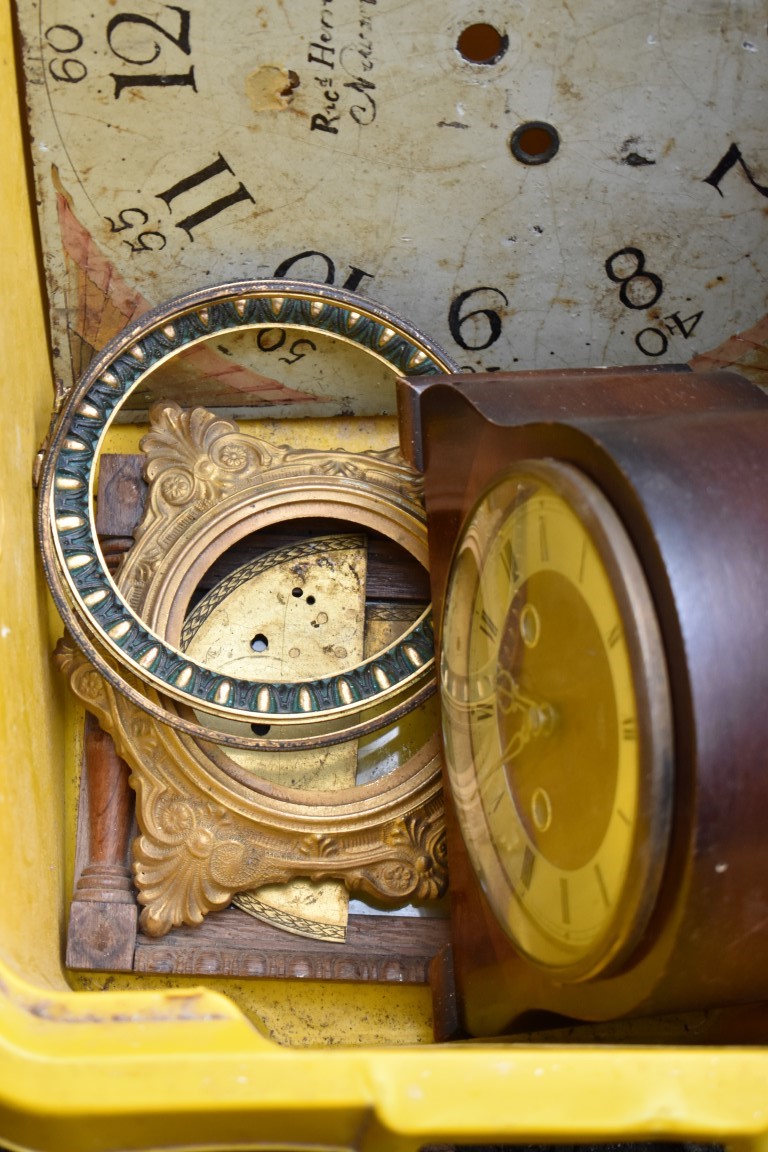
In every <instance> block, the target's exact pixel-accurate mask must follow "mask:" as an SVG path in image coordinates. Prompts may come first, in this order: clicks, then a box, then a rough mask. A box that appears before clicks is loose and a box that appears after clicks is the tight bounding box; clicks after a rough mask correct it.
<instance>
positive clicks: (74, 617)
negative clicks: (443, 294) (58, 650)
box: [39, 280, 455, 739]
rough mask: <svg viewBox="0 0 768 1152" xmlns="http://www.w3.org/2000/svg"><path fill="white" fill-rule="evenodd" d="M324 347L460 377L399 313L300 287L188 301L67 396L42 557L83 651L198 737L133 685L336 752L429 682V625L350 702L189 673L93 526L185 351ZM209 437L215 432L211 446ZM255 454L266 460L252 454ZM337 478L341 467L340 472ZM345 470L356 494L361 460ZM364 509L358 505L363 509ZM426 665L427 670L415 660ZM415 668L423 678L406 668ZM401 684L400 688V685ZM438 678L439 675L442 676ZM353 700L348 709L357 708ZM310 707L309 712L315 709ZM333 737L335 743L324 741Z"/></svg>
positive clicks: (197, 489) (211, 481) (189, 495)
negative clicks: (358, 727) (154, 399)
mask: <svg viewBox="0 0 768 1152" xmlns="http://www.w3.org/2000/svg"><path fill="white" fill-rule="evenodd" d="M275 326H279V327H281V328H285V329H296V330H298V331H300V332H306V331H310V332H316V333H323V334H324V335H326V336H329V337H331V338H332V339H335V340H338V341H341V342H342V343H347V344H352V345H356V346H357V347H359V348H360V349H362V350H363V351H364V352H366V353H368V354H370V356H372V357H373V358H374V359H375V360H377V361H379V362H381V363H384V364H385V365H387V366H388V367H389V368H391V370H392V373H393V376H394V375H402V374H410V375H413V374H428V373H435V372H442V371H451V370H453V369H454V368H455V365H454V364H453V363H452V362H451V361H450V359H449V358H448V357H446V356H445V355H444V354H443V353H442V352H441V351H440V350H439V349H438V348H437V347H436V346H434V345H433V344H432V343H431V342H430V341H429V340H427V338H426V337H424V336H423V335H422V334H421V333H419V332H417V331H416V330H415V329H413V328H412V327H411V326H410V325H408V324H406V323H405V322H404V321H401V320H400V319H399V318H398V317H396V316H394V314H392V313H391V312H389V311H388V310H387V309H385V308H383V307H382V306H380V305H374V304H372V303H371V302H369V301H366V300H364V299H363V298H362V297H357V296H355V295H354V294H352V293H347V292H344V291H342V290H339V289H334V288H328V287H325V286H322V285H309V284H301V283H298V282H292V281H284V280H279V281H244V282H238V283H234V284H228V285H222V286H218V287H215V288H210V289H205V290H202V291H199V292H194V293H189V294H188V295H186V296H183V297H180V298H178V299H177V300H175V301H172V302H171V303H169V304H166V305H163V306H161V307H159V308H157V309H154V310H153V311H152V312H150V313H148V314H147V315H146V316H144V317H142V319H141V320H139V321H137V322H136V323H134V324H133V325H131V326H130V327H129V328H127V329H126V330H125V331H124V332H123V333H122V334H121V335H120V336H119V337H117V338H116V339H115V340H114V341H112V342H111V343H110V344H109V345H108V346H107V347H106V348H105V349H104V351H103V352H102V353H101V354H100V355H99V356H97V357H96V358H95V360H94V361H93V363H92V364H91V366H90V367H89V369H88V370H87V372H86V373H85V375H84V376H83V378H82V379H81V381H80V382H79V383H78V384H77V385H76V386H75V387H74V388H73V389H72V391H71V392H70V393H69V394H68V396H67V398H66V401H65V402H64V405H63V407H62V410H61V412H60V413H59V414H58V416H57V418H56V420H55V422H54V425H53V428H52V431H51V436H50V440H49V444H48V448H47V451H46V453H45V458H44V461H43V466H42V471H41V476H40V501H39V508H40V520H39V524H40V528H39V534H40V544H41V551H42V555H43V561H44V564H45V568H46V575H47V577H48V581H49V584H50V586H51V590H52V592H53V596H54V599H55V601H56V604H57V607H58V609H59V611H60V613H61V615H62V617H63V619H64V622H65V624H66V625H67V627H68V629H69V631H70V632H71V634H72V635H73V637H74V639H75V640H76V642H77V643H78V644H79V646H80V647H81V649H82V650H83V651H84V652H85V653H86V654H87V655H88V657H89V659H90V660H91V661H92V662H93V663H94V664H95V666H96V667H97V668H98V669H99V671H100V672H101V673H102V675H104V676H106V677H107V678H108V679H110V681H111V682H112V683H113V684H114V685H115V686H116V687H117V688H118V689H119V690H121V691H123V692H124V693H127V694H128V695H129V696H130V698H131V699H132V700H133V701H134V703H136V704H139V705H140V706H141V705H143V706H144V707H146V708H148V709H149V710H150V711H152V713H153V715H155V717H156V718H157V719H161V720H164V721H165V722H167V723H170V724H172V725H174V726H176V727H177V728H179V729H180V730H182V731H186V732H187V733H190V734H193V733H197V734H198V735H199V734H200V728H199V725H196V724H195V723H194V722H193V721H191V720H190V719H189V718H187V717H185V716H184V715H182V714H181V713H180V712H179V711H178V710H176V711H168V710H166V709H164V708H163V706H162V704H160V703H156V704H151V703H150V702H149V701H150V699H151V698H153V694H150V693H142V692H141V691H137V690H136V689H134V688H131V687H130V686H129V679H128V678H127V676H126V675H125V674H124V673H126V672H127V671H130V672H131V673H132V674H133V680H135V679H136V678H138V680H139V681H140V683H141V684H142V685H145V686H147V685H149V686H151V687H153V688H156V689H159V690H160V691H161V692H162V693H163V696H164V697H171V698H173V699H174V700H176V701H177V702H179V703H181V704H186V705H188V706H191V707H193V708H197V709H202V710H203V711H206V712H208V713H211V714H216V715H224V716H230V717H232V718H235V719H241V720H246V721H248V722H249V723H264V722H269V723H271V724H287V723H289V724H294V725H299V726H301V727H302V728H303V730H304V732H305V733H309V734H310V735H309V737H308V738H309V739H311V738H312V735H317V734H318V733H319V734H320V736H321V739H322V738H324V737H325V736H326V735H327V734H328V731H329V729H332V728H333V726H334V724H336V723H337V724H338V726H340V727H341V728H343V727H344V724H345V721H344V714H345V712H349V713H352V712H357V713H360V714H361V715H362V714H363V713H365V716H366V720H367V721H370V722H371V723H376V722H382V723H383V722H384V721H382V720H381V717H382V716H383V715H387V714H388V711H389V708H390V705H391V706H393V707H395V708H397V707H398V703H402V702H403V700H404V699H406V698H407V699H409V698H410V697H411V686H410V684H405V685H403V681H404V680H408V679H409V677H410V678H412V679H414V680H417V681H418V680H423V679H424V676H425V673H424V668H423V660H422V656H421V649H422V642H423V641H424V640H425V639H426V638H427V637H426V631H428V628H429V625H428V623H427V622H426V621H425V622H424V626H423V627H422V626H421V625H419V626H418V628H417V631H418V634H417V635H414V637H413V643H412V644H411V643H404V644H402V645H400V646H399V648H398V650H397V652H394V651H393V652H392V653H391V654H387V666H386V667H385V668H383V669H382V670H381V674H380V675H376V674H374V670H373V669H369V673H370V674H365V673H363V674H361V675H360V676H359V677H358V678H357V679H356V680H355V682H354V683H353V684H351V685H349V691H348V692H346V691H345V692H343V693H341V695H340V694H339V689H340V685H338V684H335V683H333V684H327V683H312V684H309V685H305V686H304V688H305V691H304V693H303V695H302V704H301V705H299V704H298V695H299V693H301V688H300V687H297V688H296V690H295V691H294V692H293V693H286V694H284V696H283V698H281V699H279V700H276V699H275V698H274V697H269V696H268V703H269V707H268V708H267V710H266V713H265V712H264V711H262V710H260V707H259V702H260V701H261V700H263V699H265V697H263V695H262V694H261V691H260V688H259V686H258V685H254V684H253V683H252V682H249V681H245V680H241V679H238V678H234V677H225V676H223V675H221V674H219V673H216V672H215V671H212V670H211V669H209V668H205V667H204V666H202V665H199V664H197V663H195V662H194V661H191V660H189V659H185V658H184V655H183V653H181V652H180V651H179V650H178V649H176V648H173V647H172V646H171V645H170V644H169V643H168V642H167V640H166V639H165V638H164V637H162V636H160V635H159V634H158V633H157V632H156V631H153V630H152V628H151V627H148V626H147V623H146V622H145V621H144V620H142V619H139V617H138V616H137V615H136V613H135V611H134V609H133V606H132V603H131V602H130V600H127V599H126V598H125V596H124V595H122V594H121V593H120V592H119V590H118V589H117V587H116V585H115V583H114V581H113V580H112V577H111V576H110V574H109V572H108V570H107V568H106V566H105V563H104V558H103V556H102V554H101V550H100V548H99V546H98V543H97V540H96V534H95V526H94V522H93V506H92V489H93V486H94V481H95V472H96V466H97V461H98V455H99V451H100V448H101V445H102V444H103V441H104V437H105V436H106V433H107V431H108V429H109V427H110V425H111V423H112V421H113V420H114V418H115V416H116V415H117V414H118V412H119V410H120V408H121V406H122V404H123V403H124V401H125V400H126V399H127V398H128V397H129V396H130V395H131V394H132V393H133V392H134V391H135V390H136V389H137V388H138V387H139V386H140V385H142V384H143V383H145V382H146V381H147V380H148V379H149V377H150V376H151V374H152V372H153V370H154V369H156V368H157V367H158V366H160V365H162V364H165V363H167V362H169V361H171V360H172V359H173V358H174V357H175V356H177V355H179V353H180V352H182V351H183V350H184V349H187V348H190V347H192V346H194V345H196V344H200V343H204V342H205V341H208V340H210V339H211V338H219V337H220V336H222V335H224V334H228V333H237V332H242V331H247V330H255V329H264V328H274V327H275ZM201 434H202V435H203V437H205V431H204V430H203V431H202V433H201ZM251 450H253V449H251ZM248 451H249V449H248V447H247V446H245V445H243V444H241V443H233V442H231V441H227V439H226V436H225V437H224V440H223V442H218V441H217V445H216V451H214V452H212V453H211V454H210V455H209V456H208V457H207V458H205V459H201V460H200V461H199V462H198V465H197V470H196V471H193V472H192V473H189V472H187V473H186V474H184V473H183V472H182V473H181V474H177V475H175V476H170V475H169V476H168V477H166V478H165V479H164V481H163V483H162V485H161V486H160V488H159V489H158V492H159V493H160V492H162V497H163V499H164V500H165V501H166V503H167V504H168V505H169V506H174V505H175V506H177V507H178V506H182V505H186V504H188V502H190V501H192V502H196V501H203V503H205V502H206V501H210V500H212V499H213V498H214V497H213V491H214V488H215V484H216V483H217V482H218V481H217V476H218V480H219V481H220V480H222V479H223V482H224V486H225V489H226V484H227V481H228V480H230V479H231V480H234V479H235V478H236V477H237V475H238V474H239V473H240V472H241V471H242V470H246V469H247V468H248V466H249V457H248ZM328 466H329V469H331V471H329V473H328V476H329V477H330V476H331V475H333V468H334V465H333V463H332V462H329V465H328ZM336 467H337V468H338V469H340V470H341V472H342V473H346V474H347V478H348V479H350V481H354V479H355V477H354V472H355V468H356V467H357V465H356V463H355V462H354V461H352V460H347V461H344V462H339V463H338V464H337V465H336ZM351 503H353V501H351V500H350V504H351ZM412 653H413V654H415V656H416V661H415V663H414V662H412V661H411V654H412ZM403 662H405V664H406V665H407V664H410V665H411V667H410V670H408V669H406V668H404V667H403ZM393 673H394V677H393ZM429 675H430V676H431V673H429ZM347 696H348V697H349V699H348V700H347V699H345V697H347ZM307 699H309V701H310V704H309V707H305V706H302V705H303V704H304V703H305V702H306V700H307ZM323 727H325V731H324V732H323V731H322V729H323Z"/></svg>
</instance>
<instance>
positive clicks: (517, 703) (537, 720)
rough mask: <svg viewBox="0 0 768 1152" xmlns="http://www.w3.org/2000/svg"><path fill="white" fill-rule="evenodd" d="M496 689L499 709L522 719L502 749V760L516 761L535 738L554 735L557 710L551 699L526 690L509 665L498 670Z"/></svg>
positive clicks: (519, 719)
mask: <svg viewBox="0 0 768 1152" xmlns="http://www.w3.org/2000/svg"><path fill="white" fill-rule="evenodd" d="M496 692H497V697H498V701H499V709H500V711H501V712H502V713H503V714H504V715H505V716H512V715H514V716H515V717H516V718H517V719H518V721H519V727H518V729H517V731H515V732H514V733H513V735H512V736H511V738H510V739H509V740H508V741H507V743H506V745H505V747H504V751H503V752H502V759H503V760H514V758H515V757H516V756H519V755H520V753H521V752H522V750H523V748H525V746H526V745H527V744H528V743H529V742H530V741H531V740H532V739H535V738H537V737H540V736H550V735H551V734H552V731H553V729H554V726H555V721H556V712H555V709H554V707H553V705H552V704H550V703H549V702H548V701H546V700H541V699H537V698H536V697H534V696H530V695H526V694H525V693H523V692H522V691H521V690H520V687H519V685H518V684H517V682H516V681H515V680H514V678H513V677H512V675H511V674H510V672H508V671H507V669H506V668H505V669H503V670H502V671H501V672H500V673H499V676H498V680H497V686H496Z"/></svg>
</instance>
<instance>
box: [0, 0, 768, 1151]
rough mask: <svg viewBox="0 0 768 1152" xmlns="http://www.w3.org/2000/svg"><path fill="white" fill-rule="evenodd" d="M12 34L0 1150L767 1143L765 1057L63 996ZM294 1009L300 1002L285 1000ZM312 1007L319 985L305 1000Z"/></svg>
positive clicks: (6, 116) (160, 997)
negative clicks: (316, 1033)
mask: <svg viewBox="0 0 768 1152" xmlns="http://www.w3.org/2000/svg"><path fill="white" fill-rule="evenodd" d="M0 21H1V22H2V27H1V29H0V45H1V47H2V52H1V53H0V123H1V124H2V125H3V165H2V177H1V178H0V197H1V199H2V204H1V206H0V207H1V209H2V210H1V211H0V252H1V255H2V265H1V266H2V269H3V273H4V278H5V285H4V292H3V297H4V299H3V307H2V309H1V310H0V364H1V365H2V377H1V384H0V387H2V397H3V410H2V412H3V414H2V424H1V435H2V451H1V452H0V717H1V723H2V730H1V734H0V738H1V739H2V757H1V761H0V843H2V880H3V882H2V894H3V897H2V900H0V1143H1V1144H2V1145H4V1146H11V1147H18V1148H29V1149H46V1150H47V1149H50V1150H56V1152H61V1150H65V1149H66V1150H67V1152H97V1150H108V1149H113V1150H118V1149H126V1148H131V1149H160V1148H196V1149H201V1148H207V1149H214V1148H222V1149H223V1148H241V1149H249V1148H258V1147H276V1146H280V1147H290V1146H297V1145H301V1146H312V1147H323V1148H336V1147H345V1148H347V1147H355V1148H361V1149H365V1150H367V1152H375V1150H378V1149H404V1150H407V1149H416V1148H418V1147H420V1146H421V1145H424V1144H428V1143H436V1142H460V1143H473V1142H474V1143H498V1142H534V1141H535V1142H567V1143H571V1142H579V1141H611V1142H614V1141H620V1140H621V1141H624V1140H645V1139H676V1140H687V1139H690V1140H698V1141H718V1142H719V1141H726V1140H727V1141H732V1142H735V1141H746V1142H748V1143H749V1144H750V1145H752V1146H754V1147H757V1146H758V1145H759V1144H760V1143H761V1142H764V1141H766V1132H768V1053H766V1052H765V1051H763V1050H760V1049H756V1048H752V1049H739V1048H731V1049H724V1048H706V1049H694V1048H686V1049H678V1048H631V1047H622V1048H605V1047H602V1048H598V1047H567V1048H566V1047H555V1046H536V1047H531V1046H525V1045H512V1044H495V1043H494V1044H487V1043H484V1044H466V1045H458V1046H453V1047H450V1046H438V1045H430V1044H414V1043H411V1044H409V1045H407V1046H405V1047H403V1046H401V1045H398V1044H397V1043H391V1044H389V1045H386V1046H378V1047H376V1046H372V1045H368V1046H360V1045H358V1046H354V1047H353V1046H347V1047H344V1046H338V1047H333V1048H328V1047H322V1046H316V1047H308V1048H307V1047H305V1048H298V1047H292V1048H291V1047H285V1046H280V1045H279V1044H277V1043H275V1042H274V1041H272V1040H270V1039H268V1038H267V1037H266V1035H265V1033H264V1030H262V1029H260V1028H259V1027H258V1026H257V1025H256V1024H255V1023H254V1022H253V1021H252V1020H250V1019H248V1018H247V1017H246V1016H245V1015H244V1014H243V1013H242V1012H241V1011H240V1009H239V1008H237V1007H236V1006H235V1004H234V1003H233V1002H232V1001H231V1000H229V999H228V998H227V997H226V996H225V995H223V994H221V993H220V992H218V991H214V990H212V989H211V988H206V987H194V988H192V987H183V988H175V989H173V988H169V989H165V990H146V986H142V985H141V983H140V981H139V980H136V981H135V988H134V989H132V990H129V991H126V990H123V991H82V990H81V991H75V990H73V989H72V987H71V986H70V984H68V980H67V977H66V975H65V972H64V969H63V966H62V961H61V953H62V940H63V925H64V919H65V906H66V895H67V893H66V882H67V881H66V875H67V868H66V836H65V819H64V815H65V809H66V804H65V799H66V796H67V794H68V793H71V791H72V790H73V788H74V781H73V775H74V772H75V769H74V767H73V765H74V756H73V754H72V752H71V745H72V738H71V725H70V726H69V727H68V725H67V702H66V697H65V690H64V687H63V684H62V683H61V681H60V680H59V678H58V676H57V674H56V673H55V671H54V669H53V667H52V662H51V647H52V636H53V635H54V634H55V633H56V632H57V631H58V623H57V621H56V620H55V619H54V618H53V617H52V616H50V613H49V607H48V598H47V594H46V591H45V584H44V581H43V578H42V573H41V570H40V566H39V564H38V562H37V559H36V554H35V543H34V534H33V522H34V517H33V491H32V486H31V473H32V462H33V458H34V455H35V453H36V451H37V450H38V448H39V447H40V444H41V442H42V440H43V438H44V435H45V432H46V428H47V424H48V419H49V410H50V405H51V397H52V394H53V388H52V380H51V370H50V357H49V348H48V343H47V339H46V327H45V319H44V306H43V299H42V290H41V283H40V277H39V263H38V254H37V252H36V249H35V239H34V230H33V224H32V219H31V214H30V191H29V185H28V182H27V173H26V170H25V164H24V156H23V150H22V141H21V132H20V126H19V105H18V95H17V76H16V72H15V66H14V46H13V41H12V35H11V26H10V15H9V10H8V6H4V9H3V12H2V14H1V15H0ZM68 732H69V733H70V734H69V735H68ZM68 748H70V752H69V754H68V751H67V750H68ZM259 987H260V986H259V984H258V983H255V984H254V985H253V986H252V995H253V997H254V999H255V1001H256V1003H257V1013H256V1014H257V1015H258V998H259ZM399 992H400V990H398V989H393V990H392V992H391V998H390V1001H389V1007H390V1009H391V1011H390V1019H391V1022H392V1023H391V1027H392V1029H393V1030H394V1031H393V1035H394V1038H395V1040H397V1039H399V1040H403V1039H405V1040H408V1039H412V1037H413V1033H414V1025H413V1022H412V1020H410V1018H409V1017H408V1014H407V1004H406V1002H405V1001H404V1000H403V999H402V997H401V998H400V999H398V997H397V994H398V993H399ZM388 994H389V993H388V992H387V990H384V991H378V992H377V993H376V995H379V996H387V995H388ZM282 995H283V996H284V997H285V998H287V1000H288V1001H290V998H291V996H292V995H295V996H296V997H298V996H299V995H300V993H299V991H298V990H297V989H294V991H292V986H291V985H285V986H284V989H283V993H282ZM301 995H302V996H304V997H305V999H307V998H308V999H309V1000H311V998H312V996H313V995H315V996H317V997H321V995H322V990H321V989H320V987H319V986H318V987H317V988H316V990H315V991H314V992H313V989H312V988H311V987H307V986H302V987H301ZM335 995H336V998H337V1005H336V1008H337V1011H343V1009H344V1003H345V997H346V998H347V1000H348V1001H349V1003H350V1004H352V1003H353V1002H356V1001H355V997H359V995H360V993H359V990H356V989H355V988H354V987H352V986H342V987H341V989H340V990H338V991H337V992H336V993H335ZM420 995H421V993H420ZM424 995H426V993H424ZM398 1027H401V1033H398ZM417 1031H418V1029H417Z"/></svg>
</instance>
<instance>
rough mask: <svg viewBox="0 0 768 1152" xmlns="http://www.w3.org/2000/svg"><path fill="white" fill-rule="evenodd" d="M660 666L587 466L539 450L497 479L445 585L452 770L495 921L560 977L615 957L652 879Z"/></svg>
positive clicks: (656, 873) (638, 585)
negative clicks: (582, 469)
mask: <svg viewBox="0 0 768 1152" xmlns="http://www.w3.org/2000/svg"><path fill="white" fill-rule="evenodd" d="M649 655H650V656H651V659H650V660H649V659H648V657H649ZM663 669H664V656H663V650H662V647H661V641H660V635H659V632H658V626H657V624H656V622H655V618H654V614H653V607H652V603H651V600H650V595H649V593H648V589H647V586H646V585H645V582H644V579H643V576H642V572H641V570H640V567H639V564H638V562H637V560H636V558H635V556H634V554H633V551H632V546H631V544H630V543H629V540H628V538H627V537H626V534H625V533H624V530H623V528H622V526H621V524H620V522H619V520H618V519H617V517H616V516H615V514H614V513H613V511H612V509H611V508H610V506H609V505H608V503H607V501H606V500H605V499H604V497H602V495H601V493H600V492H599V491H598V490H597V489H596V488H595V486H594V485H593V484H592V483H591V481H588V480H587V478H586V477H584V476H582V475H581V474H580V473H578V472H576V471H575V470H574V469H572V468H568V467H566V466H563V465H558V464H554V463H553V462H551V461H539V462H536V463H535V464H530V463H528V464H526V463H524V464H522V465H521V466H520V467H519V468H516V469H514V470H513V471H511V472H509V473H508V474H506V475H504V476H503V478H502V479H500V480H498V481H497V482H496V483H495V484H494V485H492V487H491V488H490V489H489V490H488V491H487V492H486V494H485V496H484V497H482V498H481V500H480V501H479V503H478V504H477V505H476V507H475V510H474V512H473V513H472V514H471V516H470V517H469V519H468V522H467V524H466V525H465V529H464V532H463V534H462V537H461V538H460V541H459V545H458V548H457V552H456V555H455V559H454V566H453V572H452V576H451V578H450V582H449V588H448V593H447V599H446V609H445V615H444V620H443V650H442V669H441V683H442V702H443V709H444V734H445V747H446V762H447V767H448V775H449V779H450V781H451V784H452V791H453V794H454V799H455V802H456V805H457V809H458V815H459V821H460V824H461V827H462V831H463V834H464V837H465V841H466V843H467V848H468V850H469V853H470V856H471V858H472V860H473V863H474V866H475V868H476V870H477V872H478V875H479V876H480V878H481V882H482V884H483V887H484V890H485V892H486V895H487V897H488V899H489V902H490V904H491V906H492V908H493V909H494V911H495V913H496V915H497V917H498V919H499V921H500V923H501V925H502V927H503V928H504V929H505V931H506V932H507V933H508V934H509V936H510V937H511V938H512V940H513V941H514V942H515V944H516V945H517V946H518V948H519V949H520V950H521V951H522V952H523V953H524V954H525V955H526V956H527V957H528V958H529V959H530V960H531V961H533V962H534V963H535V964H538V965H540V966H542V967H545V968H549V969H556V970H558V971H560V972H561V973H563V974H564V976H567V978H570V979H581V978H586V977H588V976H591V975H593V974H594V973H595V972H597V971H603V970H605V969H606V968H607V967H608V966H611V965H615V964H616V963H618V962H619V961H620V959H622V958H625V957H626V956H627V955H628V954H629V952H631V950H632V948H633V947H634V945H635V944H636V943H637V940H638V938H639V935H640V933H641V932H642V930H643V928H644V927H645V926H646V924H647V921H648V917H649V915H650V912H651V910H652V908H653V904H654V901H655V897H656V894H657V892H658V886H659V883H660V877H661V871H662V867H663V860H664V853H665V850H666V841H667V836H668V832H669V820H670V807H669V805H670V800H669V779H668V773H669V765H670V751H669V738H670V728H671V721H670V711H669V709H670V705H669V696H668V689H667V687H666V679H665V675H664V671H663Z"/></svg>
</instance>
